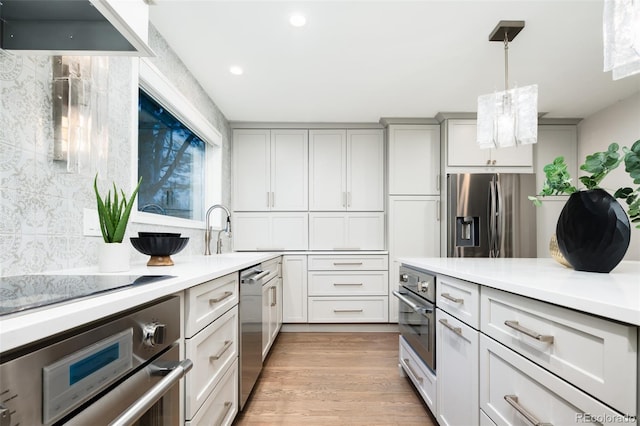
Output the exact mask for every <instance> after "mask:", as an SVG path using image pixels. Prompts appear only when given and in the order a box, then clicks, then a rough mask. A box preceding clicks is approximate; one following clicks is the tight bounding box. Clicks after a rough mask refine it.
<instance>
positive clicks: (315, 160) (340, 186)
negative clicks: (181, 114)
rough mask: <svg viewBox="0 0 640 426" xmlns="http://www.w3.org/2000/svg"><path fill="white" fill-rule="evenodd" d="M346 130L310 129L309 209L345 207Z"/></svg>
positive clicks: (323, 209) (321, 209)
mask: <svg viewBox="0 0 640 426" xmlns="http://www.w3.org/2000/svg"><path fill="white" fill-rule="evenodd" d="M346 138H347V133H346V131H345V130H310V131H309V210H317V211H331V210H334V211H335V210H345V209H346V205H347V189H346V182H347V179H346V164H347V159H346V152H347V150H346Z"/></svg>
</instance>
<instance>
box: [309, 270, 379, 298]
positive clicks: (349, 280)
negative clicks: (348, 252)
mask: <svg viewBox="0 0 640 426" xmlns="http://www.w3.org/2000/svg"><path fill="white" fill-rule="evenodd" d="M388 280H389V276H388V274H387V272H385V271H369V272H367V271H344V272H328V271H327V272H324V271H314V272H309V277H308V283H309V296H357V295H369V296H374V295H378V296H385V295H387V293H388V292H389V283H388Z"/></svg>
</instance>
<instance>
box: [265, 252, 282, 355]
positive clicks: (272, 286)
mask: <svg viewBox="0 0 640 426" xmlns="http://www.w3.org/2000/svg"><path fill="white" fill-rule="evenodd" d="M281 266H282V265H281V258H280V257H279V258H277V259H273V260H270V261H268V262H264V263H263V264H262V265H261V269H262V270H263V271H271V273H270V274H269V275H267V277H266V278H265V279H267V281H266V282H264V283H263V284H262V360H263V361H264V360H265V358H266V357H267V354H268V353H269V350H270V349H271V346H272V345H273V342H274V341H275V339H276V337H277V336H278V333H279V332H280V328H281V326H282V273H281V272H280V271H281Z"/></svg>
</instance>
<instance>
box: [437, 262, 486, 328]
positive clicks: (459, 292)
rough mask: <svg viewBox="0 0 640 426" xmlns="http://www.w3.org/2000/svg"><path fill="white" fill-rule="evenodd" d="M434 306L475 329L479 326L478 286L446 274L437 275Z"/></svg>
mask: <svg viewBox="0 0 640 426" xmlns="http://www.w3.org/2000/svg"><path fill="white" fill-rule="evenodd" d="M437 280H438V285H437V286H436V306H437V307H439V308H440V309H442V310H443V311H446V312H447V313H449V314H450V315H452V316H454V317H456V318H458V319H459V320H460V321H462V322H464V323H466V324H469V325H470V326H471V327H473V328H475V329H476V330H477V329H479V328H480V287H479V286H478V284H475V283H471V282H468V281H463V280H460V279H457V278H453V277H448V276H446V275H438V278H437Z"/></svg>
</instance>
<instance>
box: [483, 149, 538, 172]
mask: <svg viewBox="0 0 640 426" xmlns="http://www.w3.org/2000/svg"><path fill="white" fill-rule="evenodd" d="M490 151H491V165H492V166H495V167H502V166H508V167H519V166H520V167H532V166H533V146H532V145H516V146H511V147H507V148H499V149H491V150H490Z"/></svg>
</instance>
